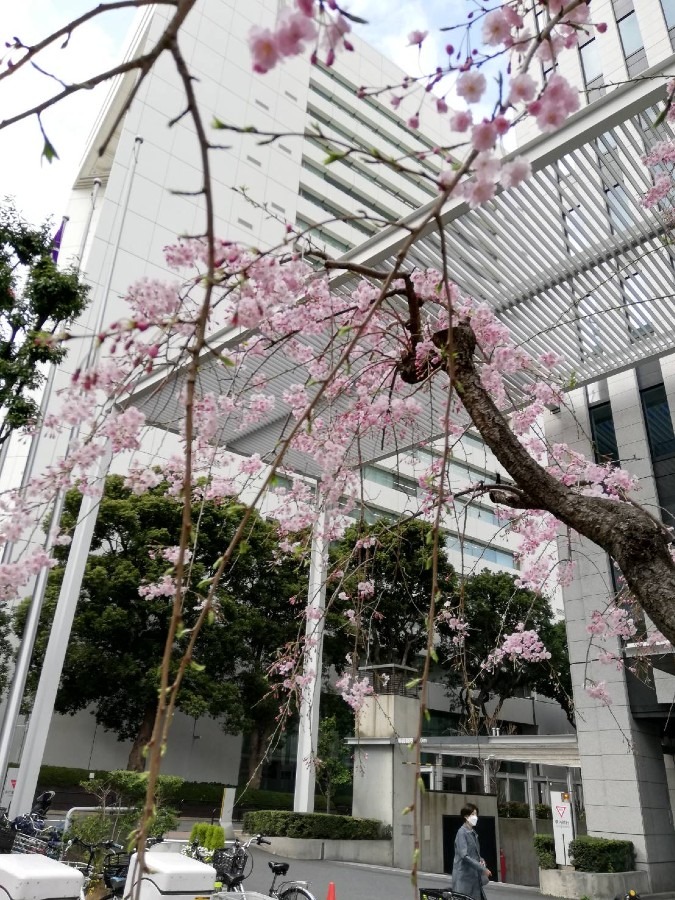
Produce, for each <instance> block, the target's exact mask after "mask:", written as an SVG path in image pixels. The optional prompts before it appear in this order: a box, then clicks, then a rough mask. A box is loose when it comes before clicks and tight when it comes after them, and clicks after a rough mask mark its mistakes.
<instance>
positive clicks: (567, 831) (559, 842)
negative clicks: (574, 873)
mask: <svg viewBox="0 0 675 900" xmlns="http://www.w3.org/2000/svg"><path fill="white" fill-rule="evenodd" d="M551 812H552V813H553V839H554V840H555V861H556V862H557V863H558V865H559V866H569V865H570V854H569V850H568V847H569V843H570V841H571V840H574V827H573V825H572V798H571V797H570V795H569V794H568V793H566V792H563V791H551Z"/></svg>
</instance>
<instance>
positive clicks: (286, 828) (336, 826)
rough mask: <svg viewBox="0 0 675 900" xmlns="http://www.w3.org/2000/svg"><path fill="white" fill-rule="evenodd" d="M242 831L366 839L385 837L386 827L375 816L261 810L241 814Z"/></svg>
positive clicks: (310, 836) (349, 839) (324, 837)
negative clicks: (357, 817) (356, 817)
mask: <svg viewBox="0 0 675 900" xmlns="http://www.w3.org/2000/svg"><path fill="white" fill-rule="evenodd" d="M244 831H245V832H247V833H248V834H264V835H265V836H266V837H289V838H319V839H323V840H345V841H367V840H376V839H378V838H382V837H388V836H389V835H387V833H386V826H384V825H383V824H382V823H381V822H378V821H376V820H375V819H354V818H352V817H351V816H334V815H327V814H326V813H298V812H286V811H285V810H278V809H273V810H272V809H264V810H257V811H256V812H248V813H246V815H245V816H244Z"/></svg>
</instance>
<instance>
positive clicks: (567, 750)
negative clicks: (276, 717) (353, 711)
mask: <svg viewBox="0 0 675 900" xmlns="http://www.w3.org/2000/svg"><path fill="white" fill-rule="evenodd" d="M412 740H413V739H412V738H405V737H401V738H396V737H381V738H372V737H363V736H362V735H359V736H358V737H354V738H347V743H348V744H351V745H354V746H359V747H361V748H364V749H366V750H367V748H368V747H371V746H377V745H382V744H385V745H386V744H410V743H411V742H412ZM422 752H423V753H446V754H451V755H453V756H460V757H465V758H471V759H482V760H486V761H487V760H491V759H494V760H501V761H509V762H521V763H532V764H533V765H542V766H566V767H568V768H571V769H578V768H580V767H581V763H580V761H579V748H578V746H577V736H576V734H537V735H520V734H517V735H504V736H499V737H491V736H490V737H488V736H485V737H423V738H422Z"/></svg>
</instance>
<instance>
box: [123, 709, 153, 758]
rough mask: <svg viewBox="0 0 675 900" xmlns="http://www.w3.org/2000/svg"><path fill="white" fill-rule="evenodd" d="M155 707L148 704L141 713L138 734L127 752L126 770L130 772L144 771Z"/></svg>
mask: <svg viewBox="0 0 675 900" xmlns="http://www.w3.org/2000/svg"><path fill="white" fill-rule="evenodd" d="M155 712H156V709H155V706H154V704H148V706H146V707H145V712H144V713H143V720H142V721H141V724H140V726H139V728H138V734H137V735H136V737H135V739H134V743H133V744H132V747H131V750H130V751H129V759H128V760H127V769H129V770H130V771H131V772H143V771H144V770H145V754H144V752H143V751H144V750H145V747H146V745H147V743H148V741H149V740H150V738H151V737H152V726H153V725H154V724H155Z"/></svg>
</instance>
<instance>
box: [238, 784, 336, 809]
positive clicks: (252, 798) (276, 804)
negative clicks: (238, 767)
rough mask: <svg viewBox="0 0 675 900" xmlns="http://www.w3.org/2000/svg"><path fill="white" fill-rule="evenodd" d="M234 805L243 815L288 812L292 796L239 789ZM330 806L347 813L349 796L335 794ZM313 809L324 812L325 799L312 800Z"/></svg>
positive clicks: (254, 789) (278, 792)
mask: <svg viewBox="0 0 675 900" xmlns="http://www.w3.org/2000/svg"><path fill="white" fill-rule="evenodd" d="M234 805H235V807H237V809H238V810H240V811H242V812H244V813H247V812H254V811H256V810H263V809H264V810H268V809H286V810H289V811H290V810H292V809H293V794H292V793H289V792H287V791H264V790H261V789H256V788H248V789H247V788H240V789H238V790H237V794H236V797H235V801H234ZM331 806H332V807H334V808H337V809H338V810H339V811H340V812H342V813H344V812H347V813H348V812H349V811H350V810H351V807H352V801H351V794H335V796H333V797H332V799H331ZM314 808H315V809H316V810H318V811H319V812H325V811H326V798H325V797H323V796H321V795H320V794H317V795H316V797H315V798H314Z"/></svg>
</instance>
